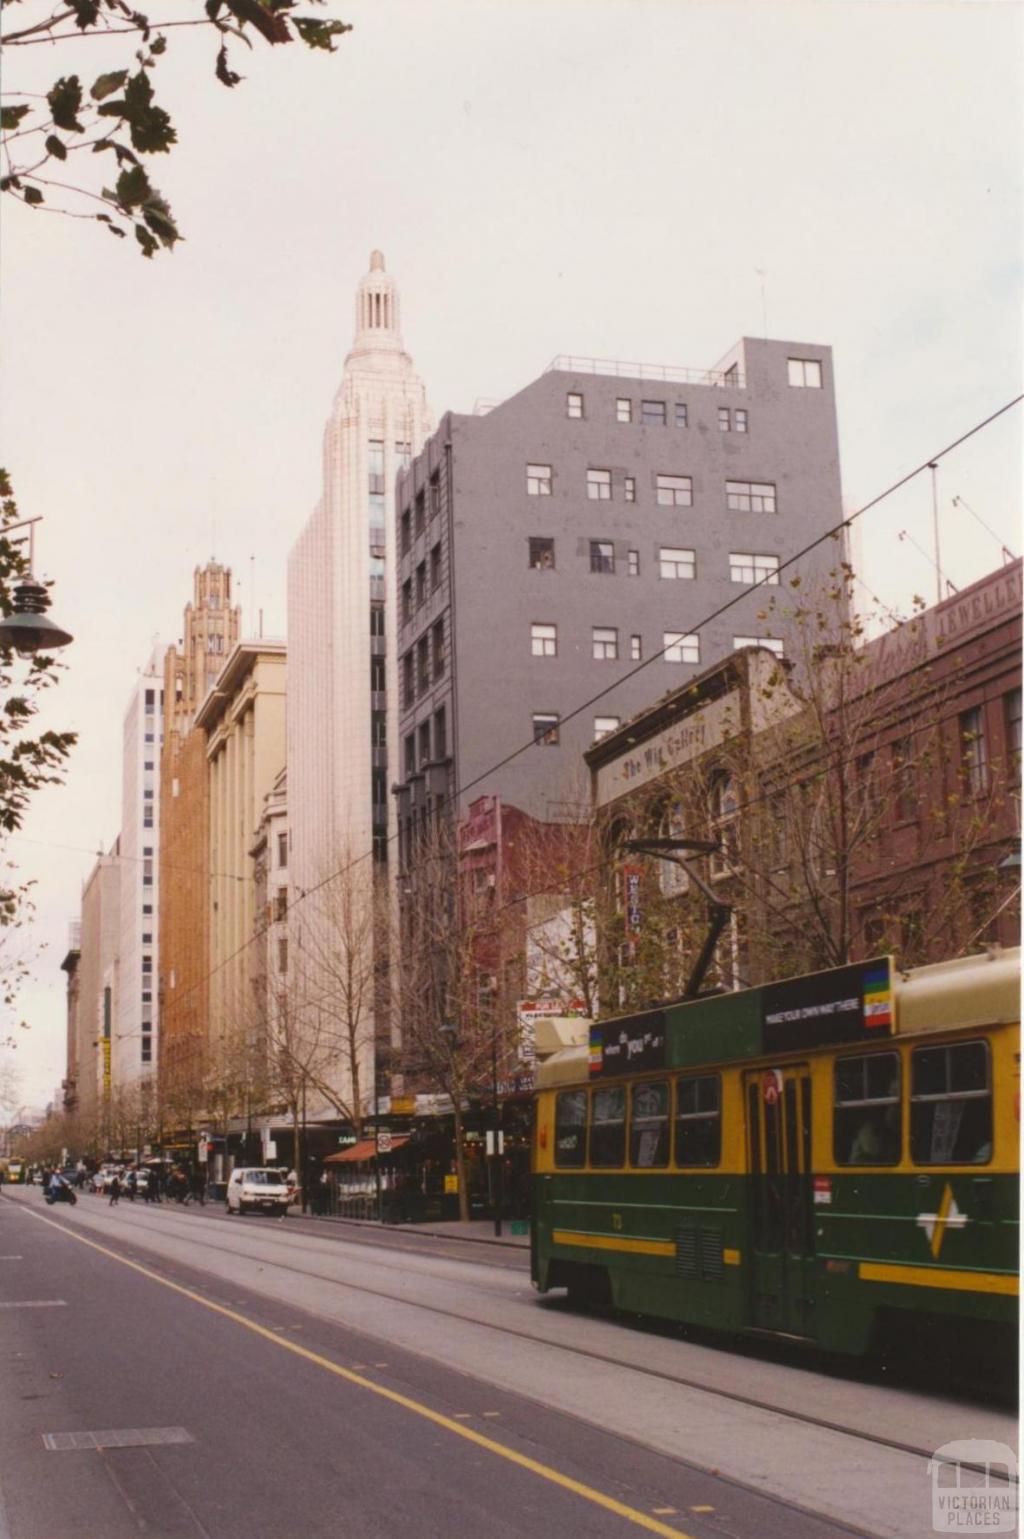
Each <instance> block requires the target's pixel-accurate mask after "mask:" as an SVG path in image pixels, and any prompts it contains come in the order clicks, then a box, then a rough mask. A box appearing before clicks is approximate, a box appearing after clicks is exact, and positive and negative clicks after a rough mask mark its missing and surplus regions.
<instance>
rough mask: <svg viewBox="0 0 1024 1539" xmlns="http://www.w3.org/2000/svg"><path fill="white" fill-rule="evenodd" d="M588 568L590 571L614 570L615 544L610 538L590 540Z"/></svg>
mask: <svg viewBox="0 0 1024 1539" xmlns="http://www.w3.org/2000/svg"><path fill="white" fill-rule="evenodd" d="M590 570H591V571H592V572H614V571H615V546H614V545H613V544H612V542H611V540H591V542H590Z"/></svg>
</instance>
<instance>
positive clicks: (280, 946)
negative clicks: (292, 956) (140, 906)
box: [277, 935, 288, 973]
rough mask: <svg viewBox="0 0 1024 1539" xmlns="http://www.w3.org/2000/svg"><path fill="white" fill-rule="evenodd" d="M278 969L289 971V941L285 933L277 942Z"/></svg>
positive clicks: (283, 971) (282, 971) (284, 971)
mask: <svg viewBox="0 0 1024 1539" xmlns="http://www.w3.org/2000/svg"><path fill="white" fill-rule="evenodd" d="M277 970H278V972H279V973H286V972H287V971H288V941H287V940H286V938H285V937H284V936H283V935H282V936H281V939H280V940H279V941H278V943H277Z"/></svg>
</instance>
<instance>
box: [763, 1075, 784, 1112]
mask: <svg viewBox="0 0 1024 1539" xmlns="http://www.w3.org/2000/svg"><path fill="white" fill-rule="evenodd" d="M781 1090H782V1074H781V1073H780V1071H779V1070H778V1069H765V1071H764V1073H763V1074H762V1075H761V1094H762V1095H763V1096H764V1104H765V1105H766V1106H776V1105H777V1104H778V1100H779V1094H780V1092H781Z"/></svg>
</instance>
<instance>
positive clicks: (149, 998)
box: [142, 979, 153, 1005]
mask: <svg viewBox="0 0 1024 1539" xmlns="http://www.w3.org/2000/svg"><path fill="white" fill-rule="evenodd" d="M150 981H151V982H152V979H151V980H150ZM142 1003H143V1004H144V1005H151V1004H152V1003H153V991H152V989H144V990H143V991H142Z"/></svg>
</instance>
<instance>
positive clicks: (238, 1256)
mask: <svg viewBox="0 0 1024 1539" xmlns="http://www.w3.org/2000/svg"><path fill="white" fill-rule="evenodd" d="M141 1216H143V1215H140V1217H141ZM145 1216H150V1217H153V1216H155V1215H145ZM161 1219H162V1221H161V1222H160V1225H159V1228H157V1227H156V1225H153V1224H150V1225H146V1226H145V1230H146V1232H150V1233H152V1234H153V1235H154V1236H156V1235H164V1236H166V1234H167V1232H168V1223H167V1220H168V1219H169V1220H170V1222H171V1223H172V1224H173V1225H174V1226H175V1230H174V1233H175V1234H177V1235H180V1236H182V1237H184V1238H187V1239H189V1240H190V1241H192V1242H193V1243H195V1242H197V1241H199V1242H200V1243H201V1245H202V1248H203V1249H204V1250H209V1251H214V1252H216V1253H217V1254H219V1255H223V1256H226V1257H230V1258H231V1259H232V1260H235V1261H239V1260H243V1261H252V1262H256V1263H257V1264H261V1265H263V1266H271V1267H273V1268H274V1269H275V1270H277V1271H279V1272H284V1273H290V1274H292V1275H294V1276H295V1277H297V1278H308V1279H315V1280H316V1281H317V1282H320V1283H328V1284H332V1285H334V1286H336V1287H338V1288H339V1289H348V1290H350V1291H352V1292H355V1293H358V1294H361V1295H366V1296H368V1297H371V1298H376V1299H381V1300H384V1301H386V1302H388V1303H392V1304H397V1305H400V1306H403V1307H405V1308H408V1309H412V1310H418V1311H421V1312H423V1313H425V1314H429V1315H432V1316H436V1317H438V1318H442V1319H447V1320H452V1321H455V1322H457V1323H459V1324H463V1325H471V1326H476V1327H478V1328H480V1329H483V1330H487V1331H491V1332H493V1333H494V1334H495V1335H497V1336H499V1337H505V1338H509V1339H512V1340H519V1341H523V1342H527V1343H529V1344H531V1345H533V1346H539V1347H544V1348H549V1349H555V1350H557V1351H559V1352H564V1353H567V1354H569V1355H570V1356H571V1357H575V1358H579V1359H582V1360H585V1361H589V1362H593V1363H597V1364H600V1365H602V1366H604V1367H611V1368H620V1369H623V1370H626V1371H628V1372H630V1373H635V1374H638V1375H640V1376H641V1377H643V1378H646V1379H649V1380H651V1381H654V1382H658V1383H662V1384H669V1385H674V1386H678V1387H679V1388H681V1389H689V1390H694V1391H696V1392H697V1393H699V1394H703V1395H709V1396H711V1397H713V1398H714V1399H716V1400H719V1401H726V1402H729V1403H732V1404H735V1405H740V1406H743V1407H745V1408H747V1409H750V1410H755V1411H759V1412H764V1413H767V1414H770V1415H773V1416H779V1417H782V1418H784V1419H785V1420H787V1421H789V1422H793V1423H797V1424H799V1425H802V1426H806V1427H808V1428H814V1429H816V1430H818V1431H822V1432H829V1433H833V1434H837V1435H839V1436H842V1437H847V1438H851V1439H854V1440H856V1441H857V1442H860V1443H865V1444H868V1445H871V1446H874V1447H878V1448H886V1449H889V1450H891V1451H893V1452H896V1453H902V1454H906V1455H909V1456H911V1457H913V1458H919V1459H923V1460H929V1459H931V1458H932V1457H933V1454H934V1448H932V1447H929V1446H924V1445H922V1444H918V1443H913V1442H909V1441H906V1440H904V1439H900V1438H894V1437H888V1436H884V1435H882V1434H880V1433H878V1432H871V1431H869V1430H867V1429H865V1428H863V1427H858V1426H855V1425H851V1424H850V1423H849V1422H844V1421H841V1420H837V1419H835V1418H834V1417H827V1416H817V1415H814V1414H812V1413H811V1412H808V1411H804V1410H800V1409H797V1408H794V1407H792V1406H787V1405H784V1404H780V1403H778V1401H776V1400H773V1399H770V1398H764V1397H763V1396H759V1395H754V1394H747V1393H744V1392H742V1391H740V1390H736V1389H730V1388H726V1387H723V1386H721V1385H715V1384H713V1383H709V1382H708V1380H707V1379H706V1378H704V1377H699V1376H691V1375H687V1374H682V1373H679V1372H675V1371H668V1370H665V1369H658V1368H656V1367H652V1366H651V1365H649V1364H644V1363H639V1362H637V1361H635V1360H634V1359H631V1358H629V1357H628V1356H625V1355H622V1354H619V1353H614V1352H605V1351H600V1350H598V1349H596V1348H593V1347H586V1346H581V1345H579V1344H577V1343H572V1342H567V1341H565V1340H564V1339H559V1338H557V1337H555V1336H552V1335H550V1334H546V1333H543V1332H537V1331H529V1330H524V1329H522V1328H520V1327H517V1326H514V1325H510V1324H507V1323H502V1322H496V1321H494V1320H492V1319H481V1318H479V1317H478V1316H477V1315H475V1314H473V1313H471V1312H467V1311H466V1310H465V1309H452V1308H446V1307H444V1306H443V1305H440V1304H435V1303H431V1302H429V1301H426V1300H421V1299H409V1298H408V1297H405V1296H403V1295H402V1294H401V1293H400V1292H395V1291H393V1290H390V1289H387V1288H381V1287H372V1286H370V1285H369V1284H367V1283H365V1282H355V1281H351V1280H348V1279H345V1278H341V1277H338V1276H336V1275H333V1274H332V1272H331V1271H330V1270H326V1271H325V1270H322V1269H321V1268H320V1267H316V1266H312V1265H305V1266H304V1265H301V1264H298V1261H297V1258H296V1256H295V1251H296V1248H299V1249H301V1250H304V1251H309V1250H312V1249H313V1246H314V1244H318V1243H319V1242H321V1240H322V1239H328V1237H327V1236H323V1237H321V1236H312V1235H309V1236H308V1237H307V1236H306V1235H304V1234H297V1233H296V1231H295V1230H294V1229H288V1230H286V1231H284V1232H282V1230H281V1229H279V1228H278V1227H277V1226H276V1225H274V1226H272V1225H271V1224H270V1223H269V1222H267V1223H259V1224H254V1223H252V1220H250V1221H249V1232H250V1234H253V1235H254V1236H255V1234H259V1235H260V1236H261V1239H262V1243H263V1244H264V1245H265V1246H267V1245H269V1247H270V1248H272V1249H273V1250H281V1249H287V1251H288V1252H289V1255H288V1257H287V1258H286V1259H270V1258H269V1257H267V1256H266V1255H262V1256H260V1255H255V1254H253V1253H252V1252H249V1251H240V1250H239V1249H238V1248H236V1247H232V1246H230V1245H227V1244H218V1243H216V1242H214V1241H212V1240H211V1239H208V1238H207V1237H206V1235H205V1234H203V1235H201V1236H200V1235H197V1232H196V1228H195V1223H194V1221H193V1219H192V1217H191V1216H190V1217H189V1218H186V1217H185V1215H184V1214H181V1215H179V1214H177V1213H170V1214H167V1215H161ZM229 1222H230V1223H231V1228H232V1232H233V1233H238V1232H239V1231H240V1230H241V1225H240V1224H238V1223H237V1222H236V1221H235V1220H230V1221H229V1220H228V1219H227V1218H226V1217H220V1216H219V1215H209V1216H208V1217H207V1219H206V1223H207V1226H208V1227H216V1228H217V1229H219V1228H220V1226H221V1225H222V1224H225V1223H229ZM285 1234H287V1238H285ZM424 1238H426V1236H424ZM433 1238H435V1239H440V1241H441V1243H443V1237H433ZM346 1240H348V1237H345V1240H341V1239H335V1237H334V1236H331V1237H330V1238H329V1239H328V1243H335V1244H336V1243H345V1242H346ZM311 1242H313V1243H311ZM128 1243H129V1244H131V1243H133V1242H132V1241H131V1240H128ZM134 1243H135V1244H138V1245H139V1246H140V1248H141V1249H147V1247H146V1245H145V1242H144V1241H142V1240H136V1241H134ZM348 1243H354V1244H356V1245H357V1246H358V1248H359V1249H360V1250H361V1251H362V1250H368V1249H386V1250H388V1251H389V1253H390V1254H402V1255H406V1256H407V1255H408V1254H409V1252H410V1249H411V1247H409V1246H406V1245H386V1244H385V1245H380V1244H374V1243H373V1242H372V1241H370V1240H359V1241H351V1240H348ZM459 1243H460V1244H465V1243H467V1242H459ZM469 1243H472V1242H469ZM476 1243H480V1242H476ZM317 1253H318V1254H319V1255H320V1256H322V1254H323V1253H322V1252H320V1251H319V1250H318V1252H317ZM419 1255H420V1256H421V1257H422V1258H423V1259H424V1260H438V1259H440V1260H442V1261H451V1260H456V1261H457V1262H460V1263H464V1262H465V1261H469V1262H470V1264H480V1263H479V1261H478V1258H477V1257H475V1256H466V1255H465V1254H464V1253H462V1254H458V1255H455V1256H452V1255H451V1254H448V1253H446V1254H444V1255H443V1256H441V1257H438V1256H437V1255H436V1254H434V1255H428V1254H427V1253H425V1252H423V1251H420V1252H419ZM324 1259H325V1263H326V1264H328V1265H329V1259H328V1258H324ZM183 1264H184V1265H186V1266H189V1267H191V1268H193V1269H196V1266H197V1263H196V1262H195V1261H188V1260H184V1258H183ZM200 1269H201V1267H200ZM498 1269H500V1270H501V1271H514V1270H516V1271H517V1270H520V1269H519V1268H518V1267H516V1268H513V1267H511V1266H507V1265H505V1266H501V1267H500V1268H498ZM246 1286H251V1284H246ZM464 1286H468V1287H471V1288H472V1287H473V1284H472V1283H471V1282H469V1280H467V1282H466V1283H465V1284H464ZM474 1291H475V1290H474ZM480 1291H481V1292H482V1293H483V1294H484V1295H485V1296H488V1297H489V1295H487V1290H485V1289H480ZM491 1301H492V1302H493V1299H492V1300H491ZM302 1307H307V1306H302ZM538 1307H543V1306H538ZM554 1308H555V1309H559V1310H560V1306H559V1304H558V1303H555V1304H554ZM309 1312H310V1313H313V1314H316V1315H317V1316H318V1318H321V1319H329V1318H330V1317H329V1316H326V1315H324V1314H323V1313H322V1312H321V1311H317V1310H313V1309H310V1311H309ZM552 1313H553V1312H552ZM545 1317H546V1318H552V1314H547V1315H546V1316H545ZM366 1333H367V1334H371V1335H372V1334H373V1332H372V1331H369V1330H367V1332H366ZM380 1339H386V1338H380ZM964 1467H965V1468H972V1469H978V1470H983V1466H981V1465H977V1466H975V1465H970V1464H965V1466H964Z"/></svg>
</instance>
